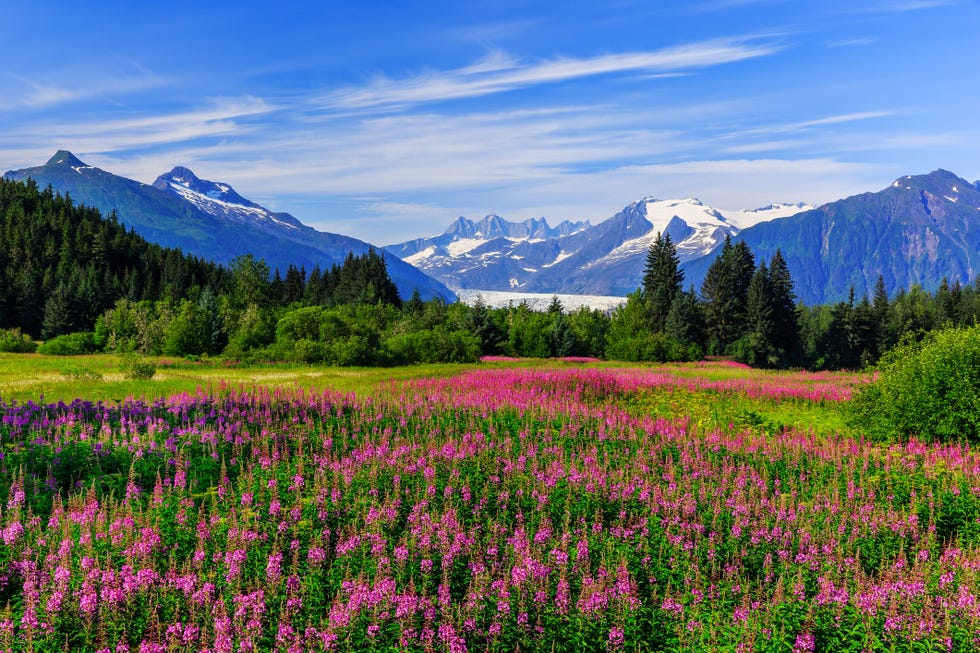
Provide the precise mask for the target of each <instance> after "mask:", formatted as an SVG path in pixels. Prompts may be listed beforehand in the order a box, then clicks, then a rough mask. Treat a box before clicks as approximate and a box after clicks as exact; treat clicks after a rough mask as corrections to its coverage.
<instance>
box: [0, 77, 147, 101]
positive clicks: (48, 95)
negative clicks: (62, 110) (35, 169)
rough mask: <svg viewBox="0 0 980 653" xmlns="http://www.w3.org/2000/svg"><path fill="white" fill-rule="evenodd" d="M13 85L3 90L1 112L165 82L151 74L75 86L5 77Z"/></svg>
mask: <svg viewBox="0 0 980 653" xmlns="http://www.w3.org/2000/svg"><path fill="white" fill-rule="evenodd" d="M3 76H4V77H6V79H7V80H8V81H9V82H13V85H7V86H6V88H4V92H3V95H4V96H5V97H4V98H3V99H2V100H0V111H3V110H11V109H17V108H23V109H43V108H48V107H53V106H57V105H61V104H67V103H70V102H78V101H81V100H87V99H91V98H96V97H100V96H111V95H120V94H129V93H136V92H139V91H145V90H148V89H151V88H158V87H160V86H163V85H164V84H165V83H166V82H165V80H164V79H163V78H162V77H160V76H159V75H156V74H154V73H152V72H150V71H147V70H140V71H139V72H138V74H135V75H123V76H118V77H104V78H100V79H96V80H91V79H86V80H85V81H84V83H82V82H75V83H73V84H65V83H53V82H43V81H38V80H35V79H30V78H27V77H24V76H21V75H14V74H6V75H3Z"/></svg>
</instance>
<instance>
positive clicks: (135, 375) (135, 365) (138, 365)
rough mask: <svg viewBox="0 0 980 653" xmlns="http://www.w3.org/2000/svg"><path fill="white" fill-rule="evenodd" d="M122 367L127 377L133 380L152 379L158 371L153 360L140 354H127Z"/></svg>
mask: <svg viewBox="0 0 980 653" xmlns="http://www.w3.org/2000/svg"><path fill="white" fill-rule="evenodd" d="M120 367H121V368H122V372H123V374H124V375H125V376H126V378H127V379H131V380H133V381H143V380H147V379H152V378H153V375H154V374H156V373H157V368H156V365H155V364H154V363H153V361H151V360H149V359H146V358H143V357H142V356H140V355H139V354H126V355H125V356H124V357H123V359H122V364H121V365H120Z"/></svg>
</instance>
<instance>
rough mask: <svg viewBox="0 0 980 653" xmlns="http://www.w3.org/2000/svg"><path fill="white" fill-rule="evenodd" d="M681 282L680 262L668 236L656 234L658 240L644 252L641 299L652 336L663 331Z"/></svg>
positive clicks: (679, 290)
mask: <svg viewBox="0 0 980 653" xmlns="http://www.w3.org/2000/svg"><path fill="white" fill-rule="evenodd" d="M683 283H684V273H683V272H682V271H681V270H680V259H678V257H677V249H676V248H675V247H674V244H673V243H672V242H671V240H670V236H668V235H666V234H661V233H660V232H657V237H656V239H655V240H654V241H653V244H652V245H650V249H649V251H647V259H646V267H645V269H644V271H643V286H642V290H643V300H644V302H645V304H646V306H647V313H648V314H649V320H650V329H651V331H652V332H654V333H660V332H662V331H663V330H664V324H665V323H666V321H667V314H668V313H669V312H670V307H671V305H672V304H673V303H674V300H675V299H676V298H677V296H678V295H679V294H681V284H683Z"/></svg>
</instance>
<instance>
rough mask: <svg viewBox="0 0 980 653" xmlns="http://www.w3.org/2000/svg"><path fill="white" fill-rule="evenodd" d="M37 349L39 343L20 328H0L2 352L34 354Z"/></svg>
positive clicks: (0, 350) (0, 347)
mask: <svg viewBox="0 0 980 653" xmlns="http://www.w3.org/2000/svg"><path fill="white" fill-rule="evenodd" d="M35 351H37V343H36V342H34V341H33V340H31V337H30V336H29V335H27V334H26V333H21V332H20V329H0V352H5V353H11V354H32V353H34V352H35Z"/></svg>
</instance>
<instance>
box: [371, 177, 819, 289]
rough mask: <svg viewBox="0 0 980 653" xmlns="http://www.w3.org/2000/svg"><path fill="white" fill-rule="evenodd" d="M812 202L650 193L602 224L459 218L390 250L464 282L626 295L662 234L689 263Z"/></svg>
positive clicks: (449, 281)
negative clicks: (716, 201) (711, 201)
mask: <svg viewBox="0 0 980 653" xmlns="http://www.w3.org/2000/svg"><path fill="white" fill-rule="evenodd" d="M809 208H812V207H809V206H807V205H805V204H772V205H769V206H767V207H764V208H761V209H755V210H751V211H725V210H721V209H714V208H712V207H710V206H706V205H704V204H702V203H701V202H700V201H698V200H696V199H693V198H689V199H683V200H657V199H654V198H650V197H648V198H644V199H642V200H640V201H638V202H633V203H632V204H630V205H629V206H627V207H625V208H624V209H623V210H622V211H620V212H619V213H617V214H616V215H615V216H613V217H611V218H609V219H608V220H605V221H603V222H601V223H599V224H597V225H591V224H589V223H588V222H574V223H573V222H568V221H566V222H562V223H561V224H560V225H558V226H557V227H555V228H554V229H551V228H549V227H548V224H547V222H546V221H545V220H544V219H540V220H528V221H525V222H523V223H516V222H508V221H507V220H504V219H503V218H501V217H500V216H497V215H489V216H487V217H485V218H484V219H483V220H481V221H480V222H472V221H470V220H467V219H466V218H459V219H457V220H456V221H455V222H454V223H453V224H452V225H451V226H450V227H449V229H447V230H446V231H445V232H444V233H443V234H441V235H439V236H435V237H433V238H421V239H418V240H413V241H409V242H406V243H401V244H398V245H391V246H389V247H387V248H386V249H387V250H388V251H390V252H392V253H393V254H395V255H397V256H399V257H401V258H403V259H404V260H405V261H406V262H409V263H411V264H412V265H414V266H416V267H418V268H419V269H421V270H424V271H426V272H427V273H429V274H430V275H432V276H434V277H435V278H437V279H439V280H440V281H442V282H443V283H445V284H446V285H448V286H450V287H451V288H456V289H480V290H498V291H504V290H508V291H522V292H537V293H578V294H600V295H625V294H627V293H629V292H632V291H633V290H635V289H636V288H637V287H638V286H639V283H640V278H641V277H642V274H643V266H644V262H645V258H646V253H647V251H648V250H649V248H650V245H651V244H652V243H653V241H654V239H655V238H656V236H657V234H658V233H664V234H667V235H669V236H670V238H671V240H672V241H673V242H674V244H675V245H676V247H677V252H678V256H679V257H680V259H681V261H682V262H684V261H688V260H693V259H696V258H699V257H702V256H704V255H706V254H708V253H709V252H711V251H712V250H714V249H715V248H716V247H717V246H718V245H719V244H720V243H721V242H722V241H723V240H724V239H725V236H727V235H732V236H734V235H735V234H737V233H738V232H739V231H741V230H742V229H744V228H746V227H750V226H753V225H756V224H759V223H761V222H765V221H768V220H774V219H777V218H783V217H787V216H790V215H793V214H795V213H799V212H800V211H804V210H807V209H809Z"/></svg>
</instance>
